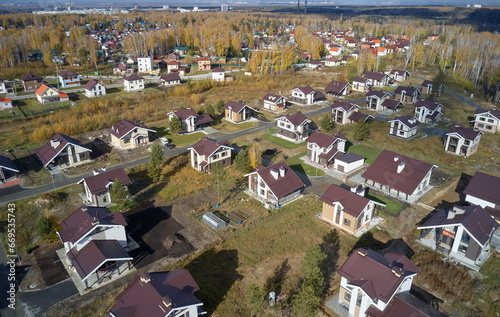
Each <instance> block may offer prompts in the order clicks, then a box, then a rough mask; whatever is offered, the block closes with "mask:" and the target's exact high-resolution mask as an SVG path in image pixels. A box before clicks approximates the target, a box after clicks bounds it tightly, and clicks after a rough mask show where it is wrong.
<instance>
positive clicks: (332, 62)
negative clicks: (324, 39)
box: [325, 57, 340, 67]
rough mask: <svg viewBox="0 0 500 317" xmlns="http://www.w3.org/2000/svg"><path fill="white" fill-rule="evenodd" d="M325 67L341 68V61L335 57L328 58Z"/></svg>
mask: <svg viewBox="0 0 500 317" xmlns="http://www.w3.org/2000/svg"><path fill="white" fill-rule="evenodd" d="M325 66H327V67H336V66H340V59H338V58H335V57H331V58H327V59H326V60H325Z"/></svg>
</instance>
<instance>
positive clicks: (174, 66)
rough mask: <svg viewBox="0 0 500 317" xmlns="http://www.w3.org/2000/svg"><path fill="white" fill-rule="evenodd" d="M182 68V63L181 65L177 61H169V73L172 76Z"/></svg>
mask: <svg viewBox="0 0 500 317" xmlns="http://www.w3.org/2000/svg"><path fill="white" fill-rule="evenodd" d="M180 66H181V63H179V62H177V61H169V62H168V63H167V73H169V74H170V73H172V72H174V71H176V70H178V69H179V67H180Z"/></svg>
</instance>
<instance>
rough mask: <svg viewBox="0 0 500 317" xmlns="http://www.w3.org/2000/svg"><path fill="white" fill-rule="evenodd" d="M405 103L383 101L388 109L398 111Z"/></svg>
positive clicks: (383, 104)
mask: <svg viewBox="0 0 500 317" xmlns="http://www.w3.org/2000/svg"><path fill="white" fill-rule="evenodd" d="M402 104H403V103H402V102H401V101H399V100H394V99H385V100H384V101H382V106H384V107H387V108H388V109H396V108H397V107H399V106H400V105H402Z"/></svg>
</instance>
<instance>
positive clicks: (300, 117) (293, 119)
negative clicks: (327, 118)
mask: <svg viewBox="0 0 500 317" xmlns="http://www.w3.org/2000/svg"><path fill="white" fill-rule="evenodd" d="M280 118H284V119H286V120H288V121H290V123H291V124H293V125H294V126H299V125H301V124H302V123H304V122H306V121H310V120H309V119H307V117H306V116H305V115H304V114H303V113H302V112H300V111H297V112H296V113H294V114H292V115H288V114H287V115H284V114H282V115H281V116H279V117H277V118H276V119H280Z"/></svg>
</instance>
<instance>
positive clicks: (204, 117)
mask: <svg viewBox="0 0 500 317" xmlns="http://www.w3.org/2000/svg"><path fill="white" fill-rule="evenodd" d="M167 116H168V119H169V120H172V118H173V117H177V119H179V120H180V121H181V123H182V129H183V130H184V131H186V132H193V131H195V130H196V129H199V128H203V127H204V126H205V125H207V124H208V123H210V122H213V121H214V119H212V117H210V116H209V115H208V114H207V113H203V114H197V113H196V112H195V111H194V110H193V109H192V108H191V107H187V108H186V109H180V108H177V109H175V110H174V111H171V112H169V113H167Z"/></svg>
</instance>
